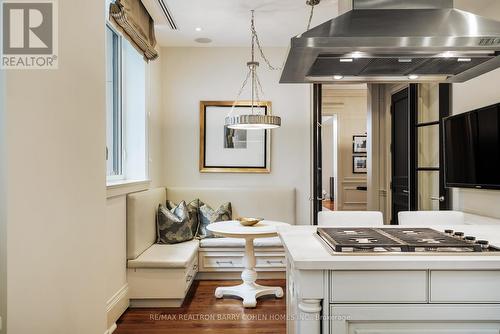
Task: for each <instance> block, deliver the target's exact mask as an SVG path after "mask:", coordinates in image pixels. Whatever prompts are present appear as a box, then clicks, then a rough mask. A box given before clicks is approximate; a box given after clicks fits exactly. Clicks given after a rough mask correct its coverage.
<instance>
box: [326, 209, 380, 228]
mask: <svg viewBox="0 0 500 334" xmlns="http://www.w3.org/2000/svg"><path fill="white" fill-rule="evenodd" d="M383 225H384V217H383V215H382V212H378V211H320V212H319V213H318V226H350V227H357V226H359V227H376V226H383Z"/></svg>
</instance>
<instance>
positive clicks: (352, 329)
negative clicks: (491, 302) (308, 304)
mask: <svg viewBox="0 0 500 334" xmlns="http://www.w3.org/2000/svg"><path fill="white" fill-rule="evenodd" d="M498 312H500V308H499V307H498V306H497V307H485V306H483V305H469V306H465V307H461V306H457V305H425V306H424V305H377V306H375V305H371V306H368V305H331V306H330V319H332V320H331V322H330V331H329V332H330V333H331V334H420V333H425V334H499V333H500V322H499V320H498V318H499V314H500V313H498ZM471 319H474V320H471Z"/></svg>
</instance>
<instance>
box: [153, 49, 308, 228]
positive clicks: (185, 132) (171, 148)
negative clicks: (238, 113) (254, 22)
mask: <svg viewBox="0 0 500 334" xmlns="http://www.w3.org/2000/svg"><path fill="white" fill-rule="evenodd" d="M265 52H266V54H267V55H268V57H269V58H270V60H271V62H272V63H274V64H277V65H281V64H282V62H283V61H284V59H285V56H286V49H285V48H267V49H265ZM162 56H163V59H162V73H163V85H164V87H163V97H164V100H163V101H164V126H165V128H164V147H165V149H164V157H165V162H164V175H165V178H164V179H165V181H166V185H167V186H185V187H200V186H206V187H212V186H213V187H217V186H219V187H221V186H222V187H236V186H245V187H246V186H248V187H259V186H270V185H276V186H294V187H295V188H296V189H297V223H298V224H309V219H310V217H309V216H310V213H309V211H310V202H309V200H308V197H309V177H310V176H309V170H310V168H309V162H310V161H309V159H310V129H309V128H310V87H309V85H281V84H279V76H280V72H279V71H274V72H271V71H269V70H267V68H266V66H265V64H264V63H263V62H262V63H261V67H260V69H259V75H260V78H261V82H262V85H263V88H264V92H265V93H266V96H265V97H264V98H263V99H265V100H270V101H272V103H273V112H274V113H275V114H276V115H279V116H281V117H282V123H283V124H282V127H281V128H279V129H276V130H273V131H272V149H271V152H272V156H271V160H272V161H271V168H272V172H271V173H270V174H202V173H200V172H199V171H198V159H199V140H200V138H199V102H200V100H234V98H235V97H236V94H237V91H238V89H239V88H240V86H241V84H242V81H243V79H244V76H245V74H246V71H247V67H246V61H248V59H249V57H250V54H249V48H164V49H162ZM243 98H244V99H248V98H249V93H248V91H247V93H246V94H245V96H244V97H243ZM186 200H189V199H186Z"/></svg>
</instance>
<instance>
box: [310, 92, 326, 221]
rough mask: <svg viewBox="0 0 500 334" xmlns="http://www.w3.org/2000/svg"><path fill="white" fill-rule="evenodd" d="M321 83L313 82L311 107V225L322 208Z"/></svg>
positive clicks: (316, 219)
mask: <svg viewBox="0 0 500 334" xmlns="http://www.w3.org/2000/svg"><path fill="white" fill-rule="evenodd" d="M322 96H323V91H322V85H321V84H313V109H312V113H313V115H312V141H313V142H312V146H313V147H312V151H313V152H312V158H313V159H312V160H313V161H312V187H311V188H312V194H311V197H310V199H311V203H312V214H313V217H312V225H318V213H319V212H320V211H322V208H323V182H322V178H323V173H322V165H323V159H322V154H321V150H322V143H321V117H322V103H323V102H322Z"/></svg>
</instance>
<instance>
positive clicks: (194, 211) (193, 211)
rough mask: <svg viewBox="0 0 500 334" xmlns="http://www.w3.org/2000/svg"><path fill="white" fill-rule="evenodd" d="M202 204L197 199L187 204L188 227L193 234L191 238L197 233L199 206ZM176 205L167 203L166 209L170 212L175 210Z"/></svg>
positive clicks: (170, 202)
mask: <svg viewBox="0 0 500 334" xmlns="http://www.w3.org/2000/svg"><path fill="white" fill-rule="evenodd" d="M203 204H204V203H203V202H202V201H200V200H199V199H198V198H197V199H195V200H193V201H191V202H189V204H187V208H188V212H189V225H190V226H191V231H192V232H193V237H194V236H195V235H196V232H197V231H198V225H199V224H200V212H199V210H200V206H202V205H203ZM176 207H177V205H176V204H175V203H174V202H172V201H167V208H168V209H169V210H170V211H172V210H173V209H174V208H176Z"/></svg>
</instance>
